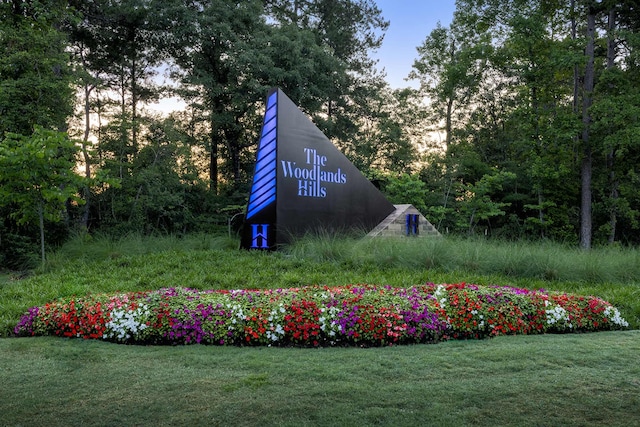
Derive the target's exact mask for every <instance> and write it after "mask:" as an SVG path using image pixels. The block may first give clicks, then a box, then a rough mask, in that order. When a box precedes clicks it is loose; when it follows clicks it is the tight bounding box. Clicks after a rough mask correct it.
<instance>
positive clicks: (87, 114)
mask: <svg viewBox="0 0 640 427" xmlns="http://www.w3.org/2000/svg"><path fill="white" fill-rule="evenodd" d="M93 89H94V86H91V85H89V84H87V83H85V85H84V135H83V137H82V158H83V160H84V176H85V178H87V181H88V180H89V179H91V158H90V157H89V150H88V149H87V146H88V145H89V132H90V131H91V105H90V102H89V98H90V96H91V91H92V90H93ZM83 193H84V211H83V212H82V218H81V220H80V225H81V226H82V227H83V228H84V229H85V230H86V229H88V228H89V210H90V208H91V190H90V189H89V186H88V185H87V186H86V187H85V188H84V189H83Z"/></svg>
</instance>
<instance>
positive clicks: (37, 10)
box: [0, 0, 73, 138]
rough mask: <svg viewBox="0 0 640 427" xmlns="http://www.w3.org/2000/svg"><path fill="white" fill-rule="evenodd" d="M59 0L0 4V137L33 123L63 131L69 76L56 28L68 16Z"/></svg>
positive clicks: (70, 105) (63, 44) (26, 131)
mask: <svg viewBox="0 0 640 427" xmlns="http://www.w3.org/2000/svg"><path fill="white" fill-rule="evenodd" d="M65 3H66V2H63V1H58V0H49V1H47V0H41V1H29V2H23V1H3V2H0V138H2V135H3V134H4V133H5V132H14V133H19V134H23V135H30V134H31V132H32V131H33V126H34V125H36V124H39V125H41V126H44V127H46V128H53V129H57V130H60V131H64V130H66V128H67V118H68V117H69V115H70V114H71V112H72V108H73V102H72V100H73V89H72V86H71V83H72V80H73V74H72V71H71V68H70V66H69V54H68V53H67V51H66V46H67V43H66V36H65V34H64V33H63V32H61V31H60V27H61V26H62V25H63V23H64V21H65V19H69V18H71V14H70V13H69V11H68V10H67V8H66V5H65Z"/></svg>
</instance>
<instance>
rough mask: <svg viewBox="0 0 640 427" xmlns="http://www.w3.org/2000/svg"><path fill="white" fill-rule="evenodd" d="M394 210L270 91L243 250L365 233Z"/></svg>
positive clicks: (280, 95)
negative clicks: (314, 235)
mask: <svg viewBox="0 0 640 427" xmlns="http://www.w3.org/2000/svg"><path fill="white" fill-rule="evenodd" d="M394 210H395V208H394V206H393V205H392V204H391V203H390V202H389V201H387V199H386V198H385V197H384V195H383V194H382V193H381V192H380V191H379V190H378V189H377V188H376V187H375V186H374V185H373V184H372V183H371V182H370V181H369V180H368V179H367V178H366V177H365V176H364V175H363V174H362V173H361V172H360V171H359V170H358V169H357V168H356V167H355V166H354V165H353V164H352V163H351V162H350V161H349V160H348V159H347V158H346V157H345V156H344V155H343V154H342V153H341V152H340V151H339V150H338V149H337V148H336V147H335V146H334V145H333V144H332V143H331V141H330V140H329V138H327V137H326V136H325V135H324V134H323V133H322V131H320V129H318V128H317V127H316V126H315V125H314V124H313V122H311V120H310V119H309V118H308V117H307V116H306V115H305V114H304V113H303V112H302V111H301V110H300V109H299V108H298V107H297V106H296V105H295V104H294V103H293V101H291V100H290V99H289V98H288V97H287V96H286V95H285V94H284V93H283V92H282V90H280V89H278V88H274V89H271V90H270V91H269V93H268V95H267V103H266V110H265V114H264V122H263V125H262V132H261V135H260V141H259V144H258V151H257V154H256V166H255V170H254V174H253V183H252V186H251V195H250V196H249V204H248V206H247V211H246V214H245V221H244V226H243V229H242V238H241V247H242V248H245V249H266V250H274V249H277V247H278V246H279V245H281V244H283V243H287V242H289V241H290V240H291V238H292V237H295V236H301V235H304V234H306V233H310V232H317V231H324V232H327V231H328V232H331V233H333V232H345V231H350V230H358V231H362V232H363V233H364V234H366V233H367V232H369V231H370V230H372V229H373V228H374V227H376V226H377V225H378V224H379V223H380V222H381V221H382V220H383V219H385V218H386V217H387V216H388V215H389V214H390V213H392V212H393V211H394Z"/></svg>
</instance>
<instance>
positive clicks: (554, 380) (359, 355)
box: [0, 331, 640, 426]
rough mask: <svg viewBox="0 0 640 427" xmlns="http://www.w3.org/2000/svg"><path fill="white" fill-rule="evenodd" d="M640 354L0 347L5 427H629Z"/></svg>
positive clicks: (634, 349) (14, 343)
mask: <svg viewBox="0 0 640 427" xmlns="http://www.w3.org/2000/svg"><path fill="white" fill-rule="evenodd" d="M569 349H570V351H568V350H569ZM639 352H640V332H639V331H628V332H603V333H593V334H581V335H543V336H515V337H498V338H495V339H491V340H483V341H450V342H445V343H441V344H437V345H415V346H399V347H387V348H375V349H362V348H323V349H300V348H267V347H259V348H258V347H245V348H238V347H207V346H197V345H196V346H187V347H184V346H183V347H153V346H124V345H117V344H110V343H105V342H98V341H81V340H80V341H79V340H68V339H61V338H49V337H47V338H28V339H25V338H19V339H17V338H16V339H0V372H1V375H0V377H1V379H2V384H3V387H2V388H0V413H1V414H3V415H2V422H1V424H3V425H10V426H13V425H48V426H57V425H65V426H66V425H86V426H91V425H159V426H164V425H167V426H168V425H172V426H173V425H212V426H217V425H219V426H228V425H234V426H235V425H238V426H242V425H246V426H255V425H264V426H270V425H279V426H301V425H313V426H323V425H326V426H333V425H345V426H346V425H398V426H416V425H437V426H460V425H476V426H497V425H501V426H510V425H511V426H528V425H550V426H551V425H553V426H556V425H563V426H585V425H607V426H634V425H636V426H637V425H640V412H638V408H639V407H640V365H639V364H638V363H637V355H638V354H639Z"/></svg>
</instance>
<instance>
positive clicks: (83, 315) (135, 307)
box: [14, 283, 628, 347]
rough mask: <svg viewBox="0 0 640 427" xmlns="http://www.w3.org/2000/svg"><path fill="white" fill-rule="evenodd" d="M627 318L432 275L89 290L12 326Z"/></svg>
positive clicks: (411, 338)
mask: <svg viewBox="0 0 640 427" xmlns="http://www.w3.org/2000/svg"><path fill="white" fill-rule="evenodd" d="M626 327H628V323H627V322H626V321H625V320H624V319H623V318H622V316H621V314H620V312H619V310H617V309H616V308H615V307H613V306H612V305H611V304H609V303H608V302H606V301H604V300H602V299H600V298H597V297H593V296H589V297H583V296H578V295H570V294H561V293H551V292H546V291H544V290H526V289H519V288H513V287H505V286H477V285H473V284H466V283H460V284H440V285H435V284H433V283H428V284H425V285H421V286H413V287H409V288H395V287H391V286H374V285H348V286H338V287H328V286H307V287H301V288H291V289H275V290H271V289H268V290H216V291H213V290H207V291H199V290H195V289H188V288H164V289H160V290H157V291H148V292H136V293H125V294H116V295H107V294H100V295H90V296H87V297H82V298H75V297H74V298H71V299H69V300H59V301H55V302H51V303H48V304H45V305H44V306H42V307H32V308H30V309H29V310H28V311H27V312H26V313H25V314H24V315H23V316H22V318H21V319H20V321H19V322H18V324H17V325H16V327H15V330H14V331H15V334H16V335H17V336H35V335H58V336H64V337H81V338H85V339H102V340H106V341H112V342H118V343H131V344H134V343H135V344H173V345H177V344H211V345H251V346H254V345H270V346H302V347H320V346H337V345H342V346H346V345H357V346H385V345H395V344H415V343H435V342H439V341H442V340H447V339H470V338H473V339H479V338H484V337H492V336H497V335H508V334H539V333H567V332H589V331H600V330H613V329H622V328H626Z"/></svg>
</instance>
